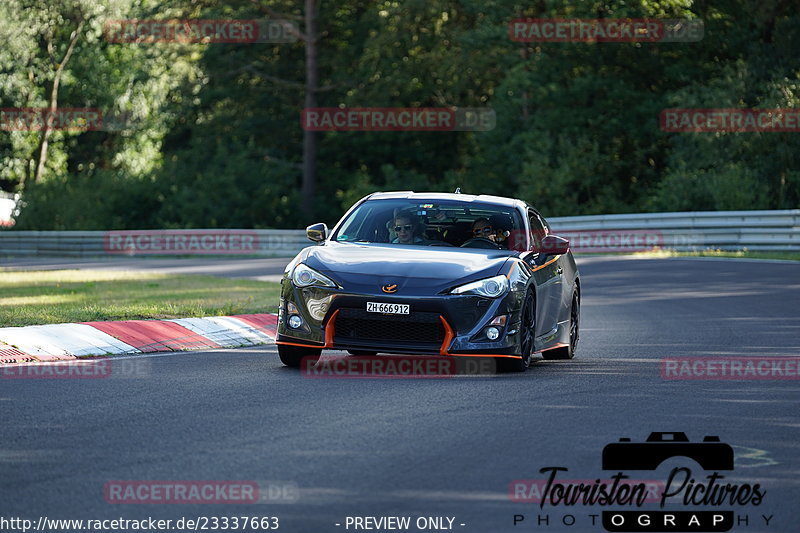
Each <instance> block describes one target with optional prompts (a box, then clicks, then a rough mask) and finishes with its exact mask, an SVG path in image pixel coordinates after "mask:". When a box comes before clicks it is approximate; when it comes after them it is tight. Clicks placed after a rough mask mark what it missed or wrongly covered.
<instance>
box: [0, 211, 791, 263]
mask: <svg viewBox="0 0 800 533" xmlns="http://www.w3.org/2000/svg"><path fill="white" fill-rule="evenodd" d="M549 222H550V225H551V226H552V228H553V231H554V232H555V233H556V234H559V235H563V236H565V237H567V238H569V239H570V241H571V243H572V248H573V249H574V250H575V251H576V252H615V251H617V252H625V251H636V250H642V249H649V248H652V247H663V248H670V249H675V250H680V251H686V250H703V249H721V250H741V249H745V248H746V249H749V250H763V251H800V209H792V210H784V211H715V212H688V213H641V214H631V215H596V216H579V217H554V218H551V219H549ZM310 244H311V243H310V242H309V241H308V240H307V239H306V236H305V232H304V231H303V230H218V229H217V230H214V229H208V230H139V231H15V230H3V231H0V256H2V255H6V256H8V255H61V256H78V257H81V256H83V257H88V256H100V255H196V254H201V255H207V254H246V255H259V256H273V257H290V256H292V255H294V254H296V253H297V252H298V251H299V250H301V249H302V248H304V247H306V246H309V245H310Z"/></svg>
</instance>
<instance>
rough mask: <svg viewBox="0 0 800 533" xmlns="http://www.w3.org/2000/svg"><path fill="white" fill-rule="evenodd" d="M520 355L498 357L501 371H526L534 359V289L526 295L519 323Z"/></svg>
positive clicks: (498, 366)
mask: <svg viewBox="0 0 800 533" xmlns="http://www.w3.org/2000/svg"><path fill="white" fill-rule="evenodd" d="M519 334H520V343H519V347H520V354H519V355H520V356H521V357H518V358H517V357H515V358H511V357H502V358H498V361H497V368H498V369H499V370H500V371H501V372H525V369H526V368H528V367H529V366H530V365H531V360H532V359H533V340H534V338H535V336H536V299H535V298H534V296H533V292H532V291H528V293H527V294H526V295H525V302H524V303H523V304H522V317H521V320H520V325H519Z"/></svg>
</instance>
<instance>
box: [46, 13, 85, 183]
mask: <svg viewBox="0 0 800 533" xmlns="http://www.w3.org/2000/svg"><path fill="white" fill-rule="evenodd" d="M83 22H84V21H83V20H81V21H80V22H78V27H77V28H75V31H73V32H72V35H70V38H69V46H68V47H67V52H66V53H65V54H64V58H63V59H62V60H61V61H60V62H59V63H58V65H57V66H56V74H55V76H54V77H53V87H52V89H51V90H50V105H49V106H48V113H55V112H56V111H58V88H59V86H60V85H61V77H62V76H63V75H64V68H65V67H66V66H67V63H68V62H69V59H70V57H72V52H73V51H74V50H75V43H77V42H78V38H79V37H80V35H81V30H83ZM52 133H53V130H52V128H51V127H50V121H49V120H47V117H45V122H44V130H42V136H41V137H40V139H39V146H38V147H37V153H38V162H37V163H36V173H35V174H34V175H33V181H34V182H37V181H40V180H41V179H42V176H43V175H44V169H45V165H46V164H47V149H48V147H49V145H50V135H51V134H52Z"/></svg>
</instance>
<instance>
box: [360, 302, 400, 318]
mask: <svg viewBox="0 0 800 533" xmlns="http://www.w3.org/2000/svg"><path fill="white" fill-rule="evenodd" d="M367 313H383V314H384V315H408V314H411V306H410V305H408V304H386V303H379V302H367Z"/></svg>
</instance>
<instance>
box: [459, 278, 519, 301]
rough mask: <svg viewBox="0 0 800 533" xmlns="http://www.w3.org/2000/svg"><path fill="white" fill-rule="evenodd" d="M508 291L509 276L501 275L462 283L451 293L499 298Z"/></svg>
mask: <svg viewBox="0 0 800 533" xmlns="http://www.w3.org/2000/svg"><path fill="white" fill-rule="evenodd" d="M506 292H508V278H506V277H505V276H502V275H501V276H495V277H493V278H486V279H481V280H478V281H473V282H472V283H467V284H466V285H461V286H460V287H456V288H455V289H453V290H452V291H450V294H477V295H478V296H488V297H489V298H497V297H498V296H502V295H504V294H505V293H506Z"/></svg>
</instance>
